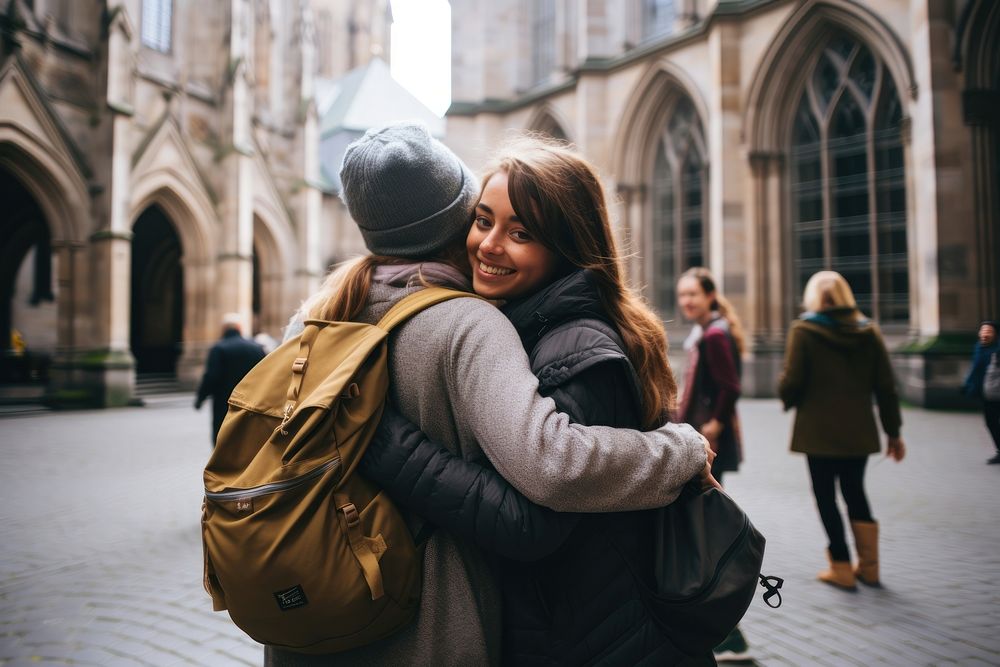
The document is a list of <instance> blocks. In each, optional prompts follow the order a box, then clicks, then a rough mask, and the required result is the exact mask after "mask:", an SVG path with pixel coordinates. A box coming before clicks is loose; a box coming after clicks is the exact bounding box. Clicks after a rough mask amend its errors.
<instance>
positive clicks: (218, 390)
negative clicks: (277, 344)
mask: <svg viewBox="0 0 1000 667" xmlns="http://www.w3.org/2000/svg"><path fill="white" fill-rule="evenodd" d="M241 322H242V318H241V317H240V315H239V313H226V315H225V316H223V318H222V338H221V339H219V341H218V342H217V343H216V344H215V345H213V346H212V349H211V350H209V352H208V361H207V362H206V363H205V374H204V375H203V376H202V378H201V384H200V385H198V395H197V397H196V398H195V401H194V409H195V410H201V404H202V403H204V402H205V399H206V398H208V397H209V396H211V397H212V447H215V440H216V438H218V437H219V428H220V427H221V426H222V420H223V419H224V418H225V416H226V411H227V410H228V409H229V395H230V394H232V393H233V389H235V388H236V385H238V384H239V383H240V380H242V379H243V376H244V375H246V374H247V373H249V372H250V369H251V368H253V367H254V366H256V365H257V362H258V361H260V360H261V359H263V358H264V349H263V348H262V347H261V346H260V345H258V344H257V343H255V342H253V341H252V340H247V339H246V338H244V337H243V335H242V334H241Z"/></svg>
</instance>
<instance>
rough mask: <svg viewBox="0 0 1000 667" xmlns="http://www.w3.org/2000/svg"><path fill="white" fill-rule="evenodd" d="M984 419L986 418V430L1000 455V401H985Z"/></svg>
mask: <svg viewBox="0 0 1000 667" xmlns="http://www.w3.org/2000/svg"><path fill="white" fill-rule="evenodd" d="M983 417H985V418H986V428H988V429H989V431H990V435H991V436H993V445H994V446H995V447H996V448H997V454H1000V401H983Z"/></svg>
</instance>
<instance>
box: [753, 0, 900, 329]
mask: <svg viewBox="0 0 1000 667" xmlns="http://www.w3.org/2000/svg"><path fill="white" fill-rule="evenodd" d="M834 33H839V34H842V35H844V36H845V37H846V38H848V40H849V41H850V42H853V43H855V44H856V45H858V48H861V49H864V50H866V52H868V53H869V54H871V56H872V57H873V58H874V59H875V60H877V61H878V63H880V68H881V72H882V74H881V75H880V76H881V79H882V81H883V83H882V84H880V85H882V86H884V87H885V88H891V89H892V90H893V91H894V94H895V96H896V99H898V103H899V109H900V110H901V114H902V118H901V123H900V127H901V129H900V133H899V135H900V137H901V140H902V142H903V144H904V147H903V149H902V151H903V156H904V157H903V158H902V160H901V161H902V165H903V168H904V169H905V170H906V171H907V172H908V171H910V170H911V166H910V164H909V161H910V160H909V158H908V157H906V156H907V155H908V148H907V147H906V145H907V144H908V127H909V119H908V117H909V115H910V112H911V110H912V109H913V105H914V103H915V101H916V98H917V92H918V91H917V84H916V78H915V74H914V70H913V65H912V62H911V60H910V56H909V53H908V51H907V48H906V47H905V45H904V44H903V42H902V40H901V39H900V38H899V36H898V35H897V34H896V33H895V32H894V31H893V30H892V29H891V28H890V26H888V25H887V24H886V23H885V21H884V20H883V19H882V18H881V17H879V16H878V15H877V14H876V13H874V12H873V11H872V10H871V9H869V8H868V7H866V6H864V5H863V3H858V2H853V1H852V0H806V1H805V2H803V3H802V4H801V5H800V6H799V7H798V8H797V9H796V10H795V11H794V12H793V13H792V14H791V15H790V16H789V17H788V19H787V20H786V21H785V23H784V24H783V25H782V26H781V28H780V29H779V30H778V32H777V34H776V35H775V36H774V38H773V39H772V41H771V45H770V47H769V48H768V50H767V51H766V53H765V54H764V56H763V58H762V59H761V61H760V63H759V64H758V66H757V68H756V71H755V73H754V76H753V78H752V80H751V82H750V87H749V89H748V93H747V98H746V107H745V109H744V113H743V119H742V128H741V131H742V136H743V139H744V142H745V144H746V146H747V149H748V158H749V166H750V177H751V178H750V184H749V192H748V210H749V212H750V215H749V218H748V220H747V223H748V224H747V235H748V243H747V255H748V258H749V261H748V271H747V295H748V302H749V303H750V304H752V307H751V309H750V312H748V313H747V323H748V328H749V330H750V332H751V334H752V336H753V338H754V340H755V341H756V343H755V344H760V345H761V346H762V347H763V348H766V347H767V346H772V347H780V345H781V344H782V343H783V340H784V336H785V331H786V330H787V326H788V320H789V319H790V318H791V317H793V316H794V314H795V312H797V310H798V306H799V303H800V299H801V293H800V290H801V288H800V287H799V286H798V285H797V284H796V282H797V280H798V279H799V278H800V277H801V276H802V274H803V273H804V272H805V271H807V270H812V269H810V268H806V265H805V264H802V265H801V266H800V267H799V269H798V270H797V269H796V264H795V262H796V260H795V258H796V256H797V254H798V253H799V252H801V250H802V247H801V245H796V244H799V243H800V242H801V240H802V239H803V238H804V236H796V234H797V233H798V232H796V231H795V230H794V229H793V225H794V220H795V219H797V216H799V215H802V214H801V213H800V212H799V211H800V205H801V200H796V199H793V190H792V184H791V181H792V178H793V177H794V176H795V175H796V174H797V173H798V171H797V167H796V166H795V159H798V158H796V157H795V156H796V153H794V152H793V151H792V147H793V143H794V142H793V139H794V137H793V132H794V131H795V128H796V127H799V125H797V122H796V119H797V118H800V115H799V112H800V108H801V107H800V101H801V100H802V99H803V95H806V94H807V93H808V91H807V86H808V83H809V81H810V79H811V77H813V76H814V72H815V71H816V70H817V67H818V66H819V64H821V62H822V61H821V59H823V58H826V57H827V56H825V55H824V53H825V52H826V51H828V46H823V45H829V44H831V43H832V42H831V35H833V34H834ZM876 94H878V93H876ZM874 114H875V115H878V114H879V112H878V110H877V108H876V110H875V112H874ZM825 145H826V144H824V146H825ZM820 150H821V151H823V152H822V155H823V156H824V157H822V158H821V159H820V160H821V164H823V165H827V166H829V165H830V164H832V163H831V162H830V160H829V154H830V153H829V150H827V149H825V148H821V149H820ZM866 169H867V167H866ZM866 173H867V174H868V176H869V179H870V180H871V179H872V178H873V177H872V174H873V173H874V170H868V171H867V172H866ZM822 174H823V177H822V179H818V180H820V181H821V183H822V185H821V186H820V188H819V192H820V194H821V195H822V196H826V195H827V193H828V192H829V191H830V188H831V187H832V186H829V183H830V179H831V178H833V176H832V175H831V172H830V171H829V169H827V170H826V171H823V172H822ZM872 187H873V186H871V185H870V186H869V191H872ZM907 187H909V186H907ZM824 201H830V198H829V197H827V198H826V199H825V200H824ZM833 211H834V209H833V207H832V206H828V205H824V208H823V209H822V211H821V212H820V214H819V220H820V221H821V223H822V225H823V230H824V231H823V234H824V236H823V241H822V245H821V246H820V247H821V253H822V261H823V262H824V263H830V262H832V260H831V259H830V257H831V255H832V253H833V250H832V249H831V248H832V246H833V242H832V241H831V240H830V235H829V233H828V232H827V230H828V229H830V227H831V226H832V223H831V222H830V221H831V220H832V219H833V218H834V217H836V215H835V213H834V212H833ZM875 211H876V209H875V208H874V207H872V206H869V208H868V209H867V212H866V213H865V216H866V217H867V218H868V220H869V224H870V225H874V226H876V228H877V225H878V224H879V222H878V219H879V216H878V214H877V213H876V212H875ZM904 216H905V217H904V223H903V224H904V225H906V226H907V228H906V235H907V239H912V238H913V230H912V229H910V228H909V226H911V225H912V215H911V214H909V213H904ZM872 221H874V222H872ZM911 245H912V244H911ZM903 254H904V255H912V248H911V249H910V250H908V251H906V252H904V253H903ZM871 256H872V253H871V252H870V253H869V255H868V257H869V259H871ZM911 268H912V265H911ZM872 275H874V273H873V274H872ZM912 276H913V273H912V270H911V271H910V278H909V281H908V283H909V284H911V285H912V284H913V277H912ZM870 291H871V292H872V293H873V294H874V293H875V292H876V290H875V289H874V288H871V289H870ZM909 293H910V294H911V295H912V293H913V290H912V289H910V290H909ZM873 298H876V297H874V296H873ZM914 310H915V309H914V308H912V296H911V307H910V308H909V309H908V311H909V312H913V311H914Z"/></svg>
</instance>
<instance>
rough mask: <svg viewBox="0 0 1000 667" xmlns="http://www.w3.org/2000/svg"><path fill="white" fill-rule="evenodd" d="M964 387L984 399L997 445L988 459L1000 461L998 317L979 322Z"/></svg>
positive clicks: (984, 407)
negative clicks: (977, 337)
mask: <svg viewBox="0 0 1000 667" xmlns="http://www.w3.org/2000/svg"><path fill="white" fill-rule="evenodd" d="M962 389H963V391H964V392H965V393H966V394H968V395H969V396H974V397H977V398H981V399H983V417H984V418H985V419H986V428H987V429H988V430H989V432H990V435H991V436H992V437H993V446H994V447H996V454H994V456H993V458H991V459H988V460H987V461H986V462H987V463H993V464H995V463H1000V343H998V342H997V323H996V321H995V320H986V321H984V322H983V323H982V324H980V325H979V340H978V341H976V347H975V348H974V349H973V351H972V368H970V369H969V375H968V377H966V378H965V384H964V386H963V387H962Z"/></svg>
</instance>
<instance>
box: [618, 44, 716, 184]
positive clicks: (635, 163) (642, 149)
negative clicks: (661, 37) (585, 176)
mask: <svg viewBox="0 0 1000 667" xmlns="http://www.w3.org/2000/svg"><path fill="white" fill-rule="evenodd" d="M698 90H699V89H698V86H697V85H696V84H695V82H694V81H693V80H692V79H691V78H690V76H689V75H688V74H687V73H686V72H685V71H684V70H683V69H681V68H680V67H677V66H675V65H674V64H673V63H671V62H670V61H667V60H661V61H659V62H656V63H654V64H653V65H651V66H650V67H648V68H647V69H646V71H645V73H644V74H643V75H642V77H641V78H640V79H639V82H638V83H637V84H636V86H635V88H634V90H633V92H632V95H631V96H630V97H629V100H628V103H627V104H626V105H625V110H624V112H623V113H622V118H621V122H620V123H619V124H618V130H617V132H616V134H615V144H614V153H613V164H614V169H615V174H616V176H617V178H618V183H619V186H620V187H622V186H623V187H626V188H629V187H633V188H634V187H639V186H641V184H642V183H643V182H644V180H645V179H646V178H647V175H648V174H649V173H650V172H651V171H652V168H653V162H654V160H655V159H656V142H655V141H651V140H652V139H653V138H655V137H656V136H657V135H658V134H659V133H660V131H661V130H662V128H663V126H664V123H666V121H667V117H668V116H669V114H670V112H671V110H672V108H673V106H674V105H675V103H676V101H677V100H678V99H679V98H680V97H687V98H688V99H689V100H690V101H691V104H692V105H693V106H694V108H695V112H696V113H697V115H698V117H699V119H700V120H701V123H702V125H703V126H704V127H707V123H708V105H707V104H706V102H705V100H704V98H703V97H702V96H701V95H700V94H699V93H698ZM706 154H707V151H706Z"/></svg>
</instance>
